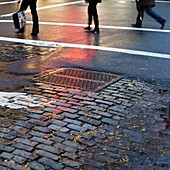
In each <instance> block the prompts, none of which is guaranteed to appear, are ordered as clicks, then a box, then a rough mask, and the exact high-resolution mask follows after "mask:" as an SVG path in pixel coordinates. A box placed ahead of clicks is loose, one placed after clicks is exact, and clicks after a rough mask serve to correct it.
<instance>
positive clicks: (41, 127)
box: [33, 126, 51, 133]
mask: <svg viewBox="0 0 170 170" xmlns="http://www.w3.org/2000/svg"><path fill="white" fill-rule="evenodd" d="M33 130H37V131H40V132H44V133H50V132H51V129H49V128H48V127H43V126H35V127H34V128H33Z"/></svg>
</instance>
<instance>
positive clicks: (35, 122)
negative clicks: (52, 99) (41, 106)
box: [28, 119, 49, 127]
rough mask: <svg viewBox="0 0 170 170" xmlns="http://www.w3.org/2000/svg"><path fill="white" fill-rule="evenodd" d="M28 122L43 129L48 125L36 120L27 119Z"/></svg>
mask: <svg viewBox="0 0 170 170" xmlns="http://www.w3.org/2000/svg"><path fill="white" fill-rule="evenodd" d="M28 122H29V123H31V124H33V125H35V126H43V127H45V126H47V125H48V124H49V123H48V122H44V121H41V120H37V119H29V121H28Z"/></svg>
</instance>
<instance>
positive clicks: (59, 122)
mask: <svg viewBox="0 0 170 170" xmlns="http://www.w3.org/2000/svg"><path fill="white" fill-rule="evenodd" d="M51 123H52V124H55V125H57V126H66V125H67V123H66V122H63V121H61V120H53V121H51Z"/></svg>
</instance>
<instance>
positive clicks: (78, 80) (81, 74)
mask: <svg viewBox="0 0 170 170" xmlns="http://www.w3.org/2000/svg"><path fill="white" fill-rule="evenodd" d="M121 78H122V76H119V75H115V74H109V73H104V72H97V71H89V70H83V69H76V68H62V69H57V70H55V71H49V72H48V73H45V74H44V75H42V76H40V77H37V78H35V81H36V82H42V83H47V84H49V83H50V84H53V85H60V86H64V87H70V88H77V89H81V90H85V91H95V92H96V91H98V90H101V89H102V88H104V87H106V86H108V85H109V84H111V83H114V82H116V81H118V80H120V79H121Z"/></svg>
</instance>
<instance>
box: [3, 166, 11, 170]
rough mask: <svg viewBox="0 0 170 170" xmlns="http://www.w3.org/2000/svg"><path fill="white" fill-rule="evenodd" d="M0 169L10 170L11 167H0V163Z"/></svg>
mask: <svg viewBox="0 0 170 170" xmlns="http://www.w3.org/2000/svg"><path fill="white" fill-rule="evenodd" d="M0 170H12V169H11V168H7V167H4V166H3V167H2V166H1V165H0Z"/></svg>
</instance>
